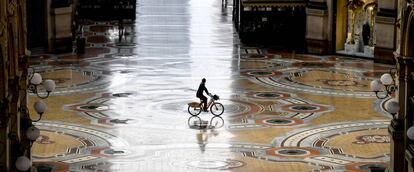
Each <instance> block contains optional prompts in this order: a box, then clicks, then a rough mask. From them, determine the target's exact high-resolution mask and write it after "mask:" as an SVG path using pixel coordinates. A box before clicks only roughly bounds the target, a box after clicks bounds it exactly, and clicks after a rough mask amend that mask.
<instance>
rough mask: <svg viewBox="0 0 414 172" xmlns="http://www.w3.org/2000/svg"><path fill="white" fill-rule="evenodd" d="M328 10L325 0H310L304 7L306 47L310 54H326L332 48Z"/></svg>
mask: <svg viewBox="0 0 414 172" xmlns="http://www.w3.org/2000/svg"><path fill="white" fill-rule="evenodd" d="M329 23H330V22H329V10H328V5H327V2H326V1H325V0H310V1H309V3H308V6H307V8H306V36H305V37H306V38H305V39H306V49H307V52H308V53H312V54H327V53H330V52H331V51H332V50H331V49H332V43H331V40H330V39H329V33H330V29H331V28H330V25H329Z"/></svg>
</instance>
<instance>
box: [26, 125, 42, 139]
mask: <svg viewBox="0 0 414 172" xmlns="http://www.w3.org/2000/svg"><path fill="white" fill-rule="evenodd" d="M39 136H40V130H39V129H38V128H36V127H35V126H31V127H29V128H28V129H27V130H26V137H27V138H28V139H29V140H30V141H32V142H33V141H36V140H37V138H39Z"/></svg>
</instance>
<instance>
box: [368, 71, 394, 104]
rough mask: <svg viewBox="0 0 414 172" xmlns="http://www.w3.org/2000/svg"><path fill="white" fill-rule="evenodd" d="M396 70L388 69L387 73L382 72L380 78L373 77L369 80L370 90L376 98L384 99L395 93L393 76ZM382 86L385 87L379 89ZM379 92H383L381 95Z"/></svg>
mask: <svg viewBox="0 0 414 172" xmlns="http://www.w3.org/2000/svg"><path fill="white" fill-rule="evenodd" d="M396 72H397V70H396V69H395V68H393V69H390V71H389V72H388V73H384V74H383V75H382V76H381V78H380V79H375V80H373V81H371V90H372V91H373V92H374V93H375V96H376V97H377V98H378V99H385V98H387V97H389V96H390V95H391V94H393V93H395V91H396V90H397V86H396V85H395V79H394V77H393V76H395V74H396ZM382 86H384V87H385V90H381V88H382ZM380 93H384V95H383V96H381V95H380Z"/></svg>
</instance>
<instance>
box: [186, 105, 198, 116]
mask: <svg viewBox="0 0 414 172" xmlns="http://www.w3.org/2000/svg"><path fill="white" fill-rule="evenodd" d="M188 113H190V115H192V116H197V115H199V114H200V113H201V107H191V106H188Z"/></svg>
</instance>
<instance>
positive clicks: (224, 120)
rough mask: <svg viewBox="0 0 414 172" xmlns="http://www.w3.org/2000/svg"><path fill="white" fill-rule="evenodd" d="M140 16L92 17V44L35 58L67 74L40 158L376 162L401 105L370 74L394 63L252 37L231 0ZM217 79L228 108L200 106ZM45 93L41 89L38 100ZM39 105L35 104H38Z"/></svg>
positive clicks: (39, 67)
mask: <svg viewBox="0 0 414 172" xmlns="http://www.w3.org/2000/svg"><path fill="white" fill-rule="evenodd" d="M137 4H138V8H137V19H136V21H134V22H127V23H126V24H125V27H124V28H125V29H124V30H123V31H122V32H123V34H119V33H122V32H119V30H118V25H117V22H112V21H109V22H95V21H85V23H84V33H83V36H84V37H85V38H86V41H87V43H86V45H87V48H86V53H85V54H83V55H76V54H71V53H69V54H59V55H55V54H43V55H38V56H35V57H34V58H32V59H31V66H32V67H34V68H35V70H36V71H37V72H40V73H42V75H43V76H44V78H45V79H53V80H55V81H56V83H57V88H56V91H55V92H54V93H53V94H52V95H51V97H50V98H48V99H46V100H45V101H46V102H47V104H48V109H47V111H46V113H45V115H44V116H43V120H41V121H39V122H36V123H35V125H36V126H37V127H38V128H40V129H41V137H39V139H38V140H36V142H35V143H34V144H33V159H34V165H35V166H42V165H45V166H50V167H52V168H53V171H55V172H63V171H105V172H106V171H108V172H109V171H117V172H121V171H125V172H127V171H128V172H130V171H156V172H163V171H180V172H182V171H286V172H302V171H306V172H311V171H312V172H316V171H338V172H339V171H353V172H359V171H369V169H370V168H371V167H378V168H385V167H387V166H388V162H389V154H390V153H389V143H390V138H389V135H388V132H387V125H388V124H389V121H390V118H391V116H390V115H387V114H386V113H385V111H384V110H383V107H384V103H385V102H386V101H389V100H387V99H385V100H376V98H375V96H374V94H373V93H372V92H370V91H369V82H370V81H371V80H372V79H373V78H375V77H378V76H379V75H380V74H381V73H382V72H384V71H387V70H388V69H389V68H390V66H386V65H381V64H374V63H373V62H372V61H368V60H363V59H355V58H347V57H340V56H315V55H307V54H296V53H295V52H291V51H281V50H275V49H272V48H262V47H253V46H247V45H243V44H241V43H240V42H239V40H238V38H237V34H236V33H235V31H234V30H233V25H232V16H231V13H232V12H231V11H232V9H231V6H232V4H231V2H229V4H227V6H223V5H222V4H221V1H217V0H213V1H207V0H202V1H197V2H195V1H193V0H169V1H164V0H151V1H149V0H138V1H137ZM201 78H206V79H207V83H206V86H207V88H208V89H209V91H210V92H212V93H214V94H217V95H219V96H220V99H219V100H218V102H220V103H222V104H223V105H224V108H225V111H224V114H223V115H221V116H220V117H215V116H213V115H212V114H211V113H204V112H202V113H201V114H200V115H199V116H198V117H192V116H190V115H189V114H188V112H187V103H189V102H193V101H195V102H198V101H199V100H198V99H197V98H196V97H195V93H196V89H197V88H198V85H199V83H200V81H201ZM36 99H37V98H36V97H34V96H33V95H32V96H31V97H30V98H29V101H31V102H33V101H35V100H36ZM30 111H33V109H30Z"/></svg>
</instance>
